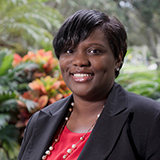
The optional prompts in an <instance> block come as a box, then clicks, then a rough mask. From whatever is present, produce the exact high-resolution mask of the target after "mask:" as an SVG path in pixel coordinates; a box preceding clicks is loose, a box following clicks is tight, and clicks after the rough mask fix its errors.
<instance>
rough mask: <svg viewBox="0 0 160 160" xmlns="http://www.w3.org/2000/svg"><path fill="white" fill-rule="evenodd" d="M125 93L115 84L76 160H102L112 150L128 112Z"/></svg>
mask: <svg viewBox="0 0 160 160" xmlns="http://www.w3.org/2000/svg"><path fill="white" fill-rule="evenodd" d="M126 106H127V100H126V92H125V91H124V90H123V89H122V88H121V87H120V86H119V85H117V84H116V83H115V84H114V87H113V88H112V90H111V93H110V95H109V97H108V99H107V101H106V104H105V108H104V110H103V112H102V114H101V116H100V117H99V119H98V121H97V124H96V126H95V127H94V129H93V131H92V133H91V135H90V137H89V139H88V141H87V143H86V145H85V147H84V148H83V150H82V152H81V154H80V156H79V158H78V160H84V159H87V160H93V159H98V160H104V159H106V158H107V157H108V156H109V155H110V153H111V152H112V150H113V149H114V147H115V145H116V142H117V140H118V138H119V135H120V133H121V131H122V129H123V126H124V125H125V123H126V121H127V118H128V116H129V114H130V113H129V112H125V110H126Z"/></svg>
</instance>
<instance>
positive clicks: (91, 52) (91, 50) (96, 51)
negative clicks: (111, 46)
mask: <svg viewBox="0 0 160 160" xmlns="http://www.w3.org/2000/svg"><path fill="white" fill-rule="evenodd" d="M88 53H90V54H101V51H100V50H98V49H89V50H88Z"/></svg>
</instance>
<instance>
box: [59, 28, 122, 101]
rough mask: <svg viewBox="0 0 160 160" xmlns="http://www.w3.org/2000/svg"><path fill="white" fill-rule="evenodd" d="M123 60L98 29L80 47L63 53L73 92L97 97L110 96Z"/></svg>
mask: <svg viewBox="0 0 160 160" xmlns="http://www.w3.org/2000/svg"><path fill="white" fill-rule="evenodd" d="M121 60H122V59H121V55H120V57H119V59H115V57H114V54H113V52H112V50H111V48H110V47H109V44H108V41H107V39H106V38H105V37H104V33H103V32H102V31H101V30H100V29H96V30H94V31H93V32H92V33H91V35H90V36H89V37H88V38H87V39H85V40H84V41H82V42H80V43H79V44H78V46H77V47H76V48H70V49H68V50H67V51H65V53H62V54H61V55H60V59H59V62H60V68H61V72H62V76H63V79H64V81H65V82H66V84H67V86H68V87H69V88H70V90H71V91H72V92H73V95H76V96H80V97H83V98H86V99H92V100H97V99H100V98H104V97H106V96H107V94H108V92H109V90H110V89H111V87H112V85H113V83H114V79H115V69H116V68H117V67H119V65H120V63H121Z"/></svg>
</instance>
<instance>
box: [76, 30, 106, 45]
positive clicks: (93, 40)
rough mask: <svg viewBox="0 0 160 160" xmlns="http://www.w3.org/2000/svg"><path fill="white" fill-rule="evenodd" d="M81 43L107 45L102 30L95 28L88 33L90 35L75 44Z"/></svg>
mask: <svg viewBox="0 0 160 160" xmlns="http://www.w3.org/2000/svg"><path fill="white" fill-rule="evenodd" d="M82 43H85V44H100V45H102V46H108V39H107V37H106V36H105V35H104V32H103V30H102V29H100V28H96V29H94V30H93V31H92V32H91V33H90V35H89V36H88V37H87V38H86V39H84V40H83V41H81V42H80V43H79V44H77V45H80V44H82ZM75 47H76V46H75Z"/></svg>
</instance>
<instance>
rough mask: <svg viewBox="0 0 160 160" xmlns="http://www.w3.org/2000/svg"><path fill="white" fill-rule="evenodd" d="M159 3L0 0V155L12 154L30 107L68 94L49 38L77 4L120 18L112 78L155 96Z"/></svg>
mask: <svg viewBox="0 0 160 160" xmlns="http://www.w3.org/2000/svg"><path fill="white" fill-rule="evenodd" d="M159 8H160V1H159V0H154V1H153V0H147V1H146V0H124V1H121V0H87V1H86V0H0V159H1V160H16V159H17V156H18V153H19V149H20V144H21V141H22V138H23V133H24V128H25V127H26V125H27V122H28V119H29V118H30V116H31V115H32V114H33V113H35V112H36V111H38V110H40V109H42V108H44V107H45V106H47V105H49V104H51V103H54V102H55V101H57V100H59V99H61V98H64V97H67V96H68V95H70V94H71V91H70V90H69V89H68V88H67V86H66V85H65V83H64V81H63V79H62V77H61V74H60V71H59V66H58V61H57V59H56V58H55V56H54V51H53V48H52V41H53V38H54V35H55V33H56V32H57V30H58V28H59V27H60V26H61V24H62V23H63V21H64V20H65V19H66V18H67V17H68V16H70V15H71V14H73V13H74V12H76V11H77V10H80V9H96V10H100V11H103V12H105V13H108V14H109V15H110V16H115V17H117V18H118V19H119V20H120V21H121V22H122V23H123V24H124V26H125V28H126V31H127V34H128V52H127V55H126V58H125V62H124V66H123V68H122V70H121V73H120V76H119V77H118V78H117V79H116V81H117V82H118V83H120V84H121V85H122V86H123V87H124V88H125V89H126V90H128V91H131V92H134V93H137V94H140V95H143V96H146V97H150V98H152V99H154V100H156V101H158V102H160V9H159Z"/></svg>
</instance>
